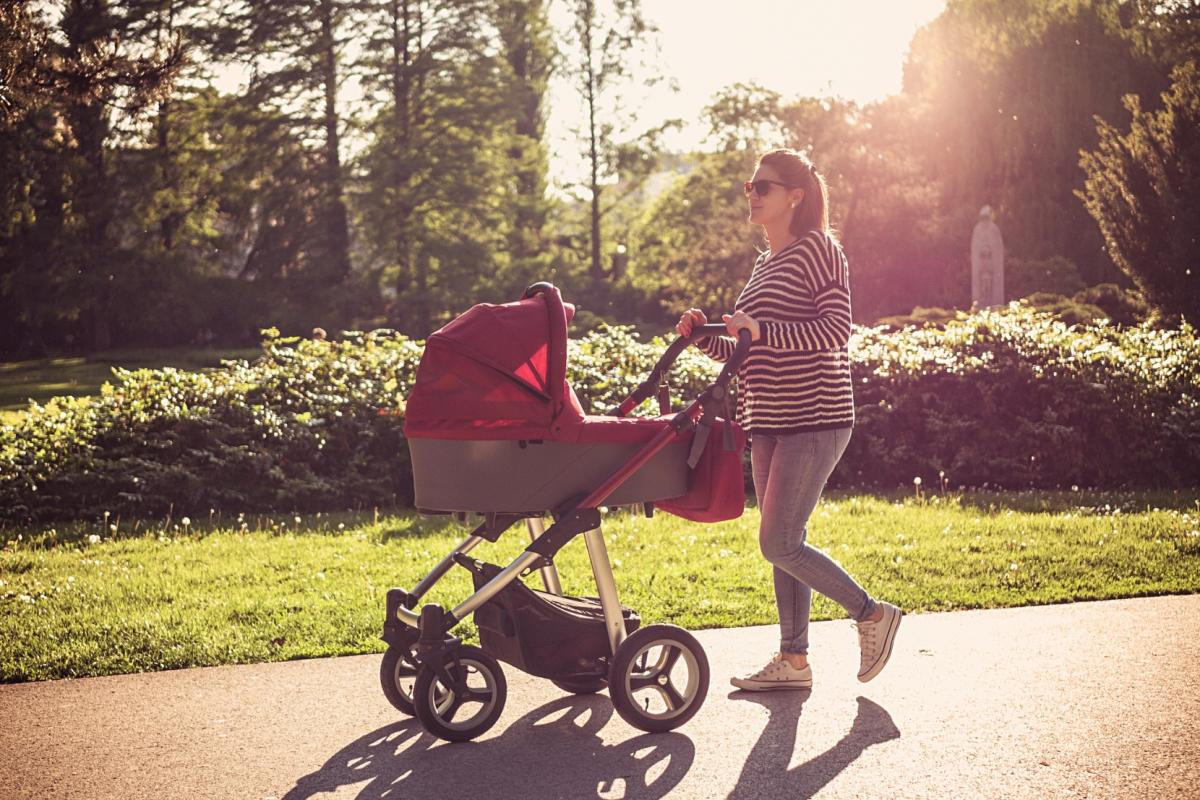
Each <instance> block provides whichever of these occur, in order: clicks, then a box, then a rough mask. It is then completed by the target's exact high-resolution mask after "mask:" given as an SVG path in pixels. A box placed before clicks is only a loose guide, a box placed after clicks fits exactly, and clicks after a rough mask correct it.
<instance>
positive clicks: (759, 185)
mask: <svg viewBox="0 0 1200 800" xmlns="http://www.w3.org/2000/svg"><path fill="white" fill-rule="evenodd" d="M771 184H775V185H776V186H782V187H783V188H785V189H786V188H788V185H787V184H786V183H780V182H779V181H772V180H768V179H766V178H760V179H759V180H756V181H746V182H745V183H743V184H742V191H743V192H745V193H746V197H749V196H750V193H751V192H754V193H755V194H757V195H758V196H759V197H766V196H767V194H768V193H769V192H770V191H771Z"/></svg>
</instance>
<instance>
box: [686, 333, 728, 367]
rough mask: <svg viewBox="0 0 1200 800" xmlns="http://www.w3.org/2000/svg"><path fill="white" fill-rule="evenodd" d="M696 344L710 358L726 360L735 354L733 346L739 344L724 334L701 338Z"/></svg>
mask: <svg viewBox="0 0 1200 800" xmlns="http://www.w3.org/2000/svg"><path fill="white" fill-rule="evenodd" d="M696 346H697V347H699V348H700V349H701V350H702V351H703V352H704V353H705V355H707V356H708V357H709V358H713V359H716V360H717V361H722V362H724V361H728V360H729V358H730V356H732V355H733V348H734V347H736V346H737V342H735V341H733V339H728V338H726V337H724V336H710V337H708V338H707V339H701V340H700V341H699V342H697V343H696Z"/></svg>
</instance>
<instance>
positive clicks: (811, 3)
mask: <svg viewBox="0 0 1200 800" xmlns="http://www.w3.org/2000/svg"><path fill="white" fill-rule="evenodd" d="M945 5H946V0H737V1H736V2H731V0H642V7H643V9H644V11H645V14H646V16H647V17H648V18H649V19H650V20H651V21H652V22H654V23H655V24H656V25H657V26H658V28H659V34H658V38H659V43H660V46H661V50H662V55H661V59H660V63H661V68H662V72H663V74H664V75H665V76H666V77H669V78H673V79H674V80H675V82H676V83H677V84H678V87H679V91H678V92H677V93H675V94H669V93H667V92H665V91H664V92H659V93H657V94H656V95H655V96H654V97H653V98H652V99H651V101H650V103H649V105H648V106H647V108H646V109H645V110H644V111H643V114H642V117H643V119H644V121H645V123H646V125H647V127H649V125H650V124H651V123H653V122H659V121H662V120H665V119H670V118H672V117H677V118H681V119H684V120H688V121H690V124H689V126H688V128H687V129H686V130H685V131H684V132H683V133H682V134H681V135H680V136H678V137H675V138H674V139H672V140H670V145H671V146H672V147H673V148H676V149H691V148H694V147H696V146H697V145H698V144H699V143H700V140H701V139H702V138H703V136H704V134H705V132H706V131H705V130H704V126H703V124H702V123H701V121H700V116H701V112H702V111H703V109H704V107H705V106H706V105H708V103H709V102H710V101H711V100H712V97H713V95H714V94H715V93H716V92H717V91H718V90H720V89H722V88H724V87H726V86H729V85H731V84H734V83H756V84H759V85H761V86H763V87H765V88H767V89H771V90H774V91H776V92H778V93H779V94H781V95H783V97H784V98H785V99H787V98H794V97H800V96H820V97H829V96H834V95H836V96H840V97H844V98H847V99H851V100H857V101H859V102H860V103H868V102H871V101H873V100H880V99H882V98H884V97H887V96H888V95H891V94H895V93H897V92H899V91H900V78H901V69H902V67H903V64H904V57H905V54H906V52H907V50H908V43H909V41H910V40H911V39H912V36H913V34H914V33H915V32H916V31H917V29H918V28H920V27H921V26H923V25H925V24H926V23H928V22H929V21H931V20H932V19H933V18H934V17H936V16H937V15H938V14H940V13H941V11H942V9H943V8H944V7H945ZM561 91H562V88H561V87H556V92H555V94H556V95H558V92H561ZM552 100H553V102H552V106H553V108H552V114H551V119H550V124H549V132H550V134H551V140H552V141H551V146H552V147H553V150H554V152H555V156H556V163H555V164H554V165H552V167H551V169H552V171H553V172H554V173H556V174H557V175H560V176H561V175H562V174H564V172H566V171H569V170H565V169H564V168H565V167H566V166H567V162H568V161H569V160H570V158H571V157H572V156H571V154H569V153H568V152H567V151H569V150H571V149H573V148H572V147H571V146H570V144H571V143H570V141H569V139H568V137H569V134H567V133H566V130H567V129H568V128H569V127H571V125H572V124H574V120H573V119H572V117H573V115H575V114H576V113H578V112H577V111H576V110H575V106H574V99H573V98H571V97H570V96H569V95H568V96H565V97H564V96H561V95H558V96H557V97H554V98H552Z"/></svg>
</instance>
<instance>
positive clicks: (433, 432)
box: [404, 284, 584, 440]
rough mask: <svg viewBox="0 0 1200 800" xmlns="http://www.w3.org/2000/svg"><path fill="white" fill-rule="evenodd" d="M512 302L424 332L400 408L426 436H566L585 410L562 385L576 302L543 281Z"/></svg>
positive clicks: (409, 426) (409, 429)
mask: <svg viewBox="0 0 1200 800" xmlns="http://www.w3.org/2000/svg"><path fill="white" fill-rule="evenodd" d="M544 286H545V288H543V289H542V290H541V291H540V292H538V293H537V294H535V295H534V296H533V297H529V298H526V299H524V300H520V301H518V302H515V303H504V304H503V305H493V304H491V303H481V304H479V305H476V306H474V307H473V308H471V309H469V310H468V311H467V312H466V313H464V314H462V315H461V316H459V317H458V318H456V319H455V320H454V321H452V322H450V323H449V324H448V325H446V326H445V327H443V328H441V329H440V330H438V331H435V332H434V333H432V334H430V336H429V338H428V340H426V342H425V353H424V354H423V355H422V356H421V363H420V366H418V367H417V376H416V380H415V381H414V383H413V388H412V392H411V393H410V395H409V397H408V402H407V404H406V406H405V421H404V433H405V435H406V436H408V437H410V438H426V439H567V440H572V439H573V438H574V436H575V435H576V433H577V430H578V427H579V425H581V424H582V422H583V418H584V417H583V409H582V408H581V407H580V405H579V401H578V400H577V399H576V398H575V393H574V392H572V391H571V389H570V387H569V386H568V385H567V382H566V370H567V322H568V321H569V320H570V319H571V317H572V316H573V315H574V313H575V309H574V307H572V306H571V305H569V304H564V303H563V301H562V297H561V295H560V294H559V292H558V289H556V288H554V287H553V286H549V285H548V284H546V285H544Z"/></svg>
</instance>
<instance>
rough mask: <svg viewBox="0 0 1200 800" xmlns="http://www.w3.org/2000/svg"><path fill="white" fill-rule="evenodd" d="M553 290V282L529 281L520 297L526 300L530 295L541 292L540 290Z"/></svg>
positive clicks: (533, 295)
mask: <svg viewBox="0 0 1200 800" xmlns="http://www.w3.org/2000/svg"><path fill="white" fill-rule="evenodd" d="M552 291H554V284H553V283H550V282H549V281H538V282H537V283H531V284H529V285H528V286H526V287H525V291H523V292H521V299H522V300H528V299H529V298H531V297H535V296H536V295H539V294H541V293H542V292H552Z"/></svg>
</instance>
